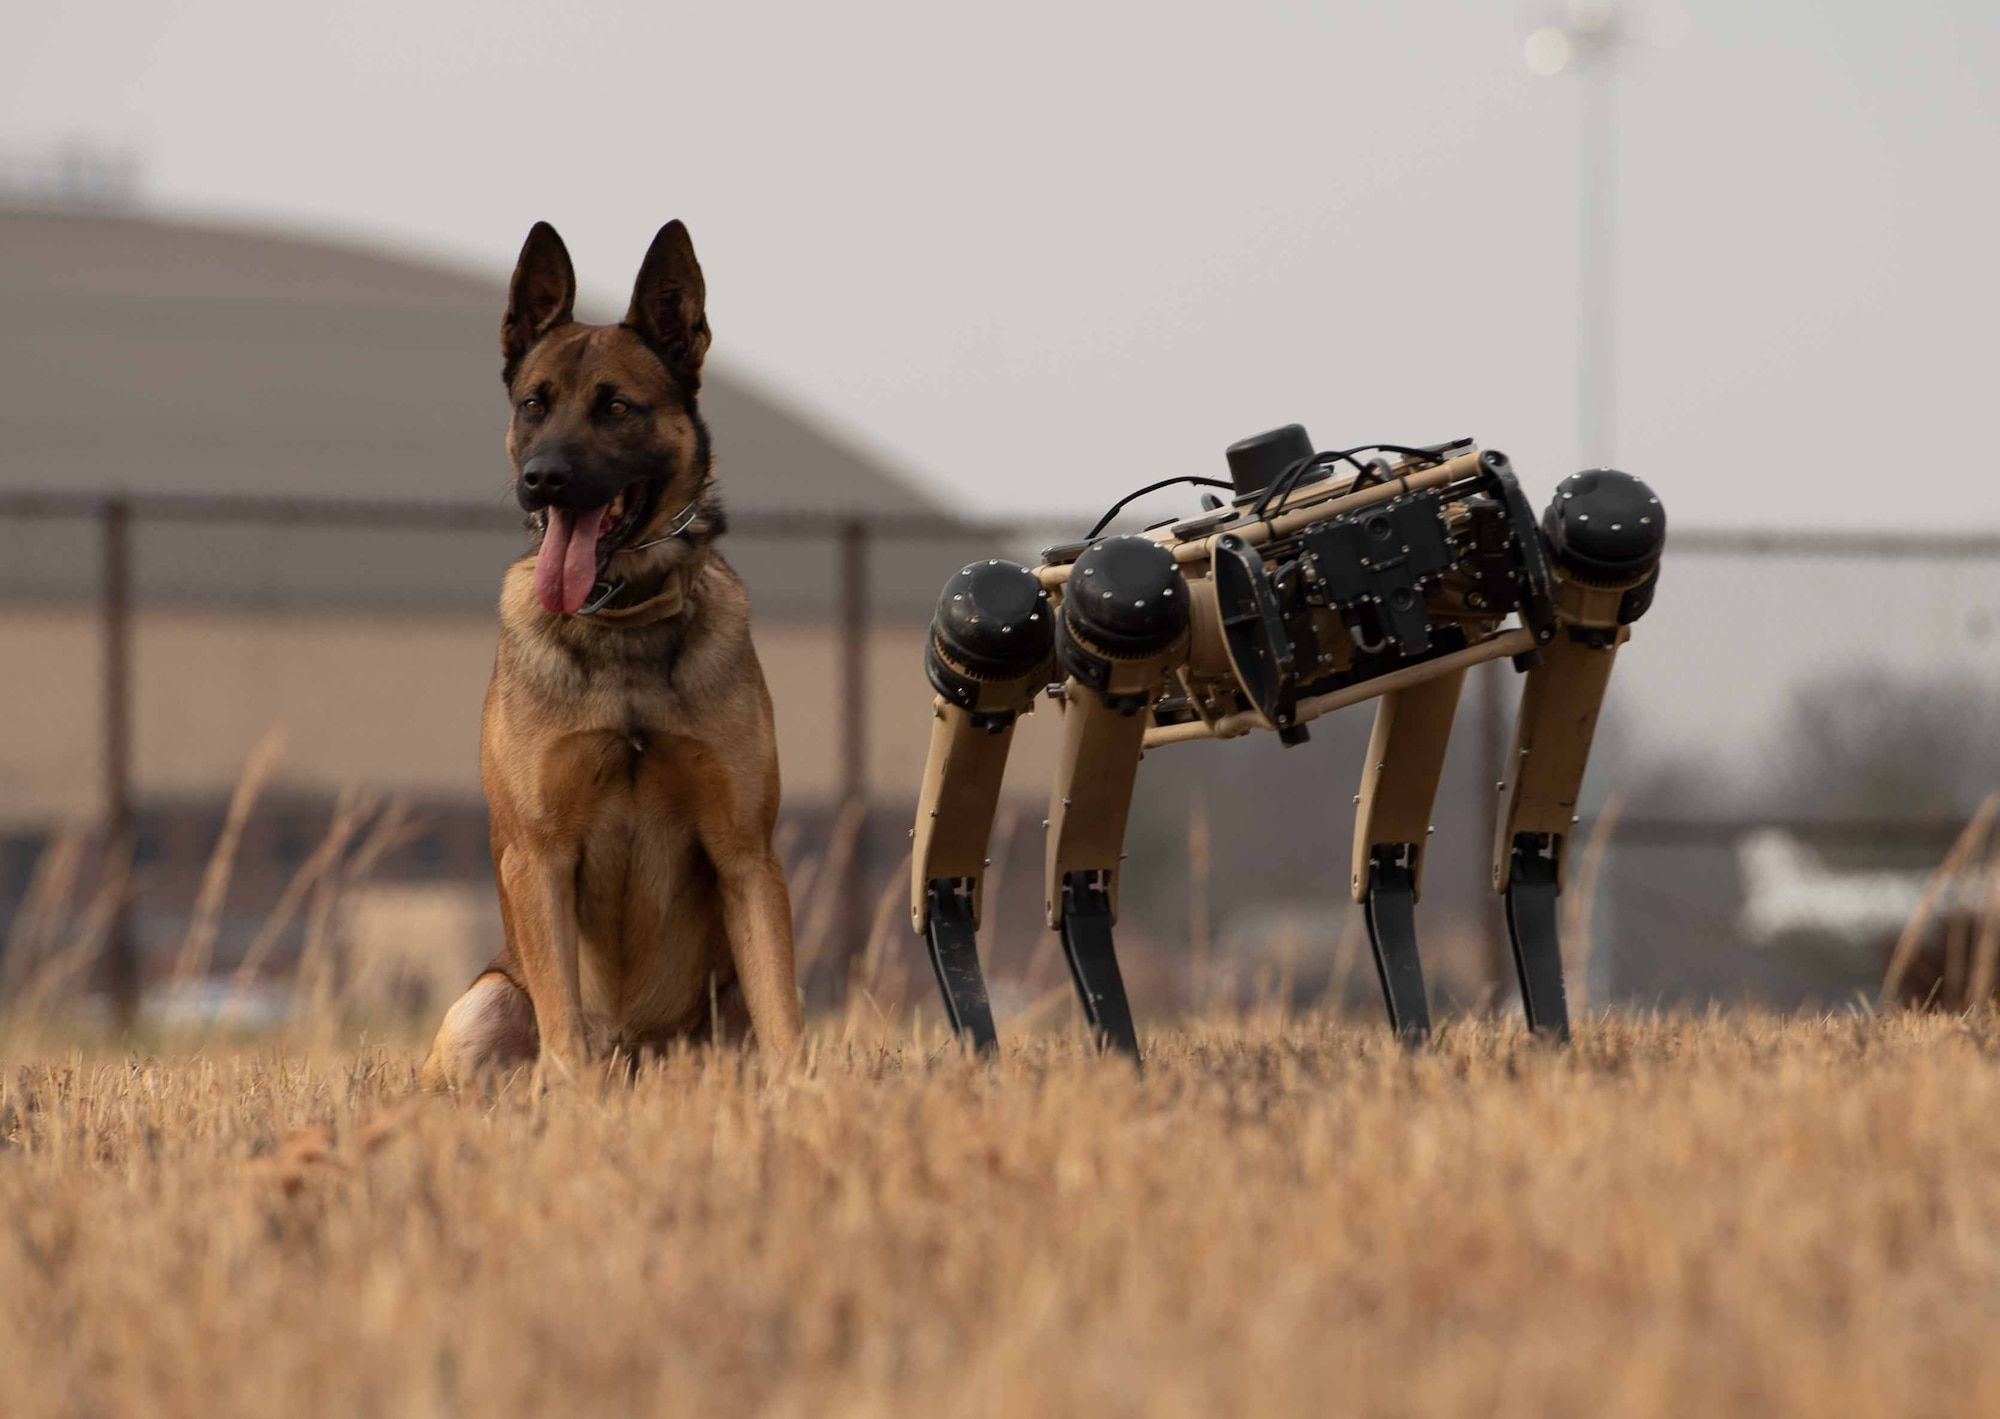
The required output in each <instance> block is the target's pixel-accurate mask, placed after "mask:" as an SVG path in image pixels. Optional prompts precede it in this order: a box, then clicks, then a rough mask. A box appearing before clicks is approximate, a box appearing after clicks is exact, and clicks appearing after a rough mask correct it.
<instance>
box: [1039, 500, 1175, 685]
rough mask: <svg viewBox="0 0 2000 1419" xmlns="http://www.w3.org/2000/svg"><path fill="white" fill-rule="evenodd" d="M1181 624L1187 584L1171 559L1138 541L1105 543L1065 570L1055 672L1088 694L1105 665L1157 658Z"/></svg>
mask: <svg viewBox="0 0 2000 1419" xmlns="http://www.w3.org/2000/svg"><path fill="white" fill-rule="evenodd" d="M1187 624H1188V589H1187V582H1186V581H1185V580H1184V579H1183V578H1182V576H1181V569H1180V565H1179V564H1178V563H1177V562H1175V561H1174V554H1173V553H1172V552H1169V551H1168V550H1167V549H1166V548H1165V547H1163V546H1161V545H1160V544H1159V543H1158V542H1154V541H1152V540H1150V539H1149V538H1145V537H1107V538H1105V539H1104V540H1103V541H1102V542H1097V543H1093V544H1092V545H1091V547H1090V549H1089V550H1088V551H1086V552H1085V553H1084V554H1083V555H1082V556H1080V557H1078V558H1077V559H1076V565H1074V566H1073V567H1071V568H1070V574H1069V582H1068V584H1067V585H1066V586H1065V587H1064V590H1063V627H1062V629H1063V632H1064V634H1063V636H1062V639H1061V643H1060V645H1059V648H1058V649H1059V654H1060V655H1061V657H1062V661H1063V668H1064V669H1066V670H1068V671H1069V672H1070V673H1071V674H1072V675H1075V676H1076V677H1077V678H1078V679H1079V680H1082V681H1083V682H1084V683H1085V684H1087V685H1090V686H1092V688H1096V689H1101V688H1103V686H1102V685H1101V684H1100V683H1099V682H1100V681H1103V680H1104V679H1106V678H1107V675H1108V669H1109V667H1108V665H1107V664H1106V661H1107V660H1138V659H1142V658H1144V657H1146V656H1149V655H1156V654H1158V653H1159V652H1160V651H1163V650H1165V649H1166V648H1167V647H1168V646H1170V645H1172V644H1173V643H1174V642H1175V641H1177V640H1179V639H1180V637H1181V635H1182V633H1183V632H1184V631H1186V630H1187Z"/></svg>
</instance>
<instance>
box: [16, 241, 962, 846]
mask: <svg viewBox="0 0 2000 1419" xmlns="http://www.w3.org/2000/svg"><path fill="white" fill-rule="evenodd" d="M504 305H505V291H504V287H503V286H502V285H501V284H500V283H497V282H495V281H492V280H488V279H481V278H477V277H472V276H468V275H465V274H462V273H459V272H455V271H451V270H448V269H445V268H442V267H439V266H435V265H427V264H424V263H421V262H417V261H413V260H408V259H404V258H400V257H396V256H391V255H387V254H383V253H380V252H376V251H371V250H365V249H362V248H358V247H354V246H347V245H340V244H335V243H332V242H328V241H323V240H309V239H304V238H300V237H295V236H281V235H274V234H271V233H268V232H262V231H248V230H233V229H229V228H224V227H218V226H197V225H187V224H179V223H171V222H164V221H157V220H150V219H146V218H142V217H138V216H130V215H115V214H105V213H52V212H34V211H16V212H0V428H4V430H5V434H4V437H0V488H5V489H29V488H32V489H63V490H68V491H78V490H90V491H99V492H126V493H133V494H157V493H175V494H223V495H230V494H255V495H271V494H280V495H295V496H300V497H310V498H315V499H330V500H343V499H356V500H369V501H374V502H388V503H394V502H398V501H403V500H408V501H412V502H431V503H435V502H455V503H468V504H477V503H482V502H483V503H486V504H489V505H491V506H492V507H493V508H494V509H495V510H496V513H497V512H499V511H500V510H501V509H503V508H505V507H506V506H507V505H508V502H509V499H510V497H511V493H510V484H509V473H508V469H507V464H506V459H505V456H504V454H503V452H502V449H501V435H502V429H503V423H504V418H505V412H506V405H505V400H504V397H503V394H502V390H501V385H500V381H499V378H498V370H499V355H498V350H497V330H498V325H499V313H500V311H501V310H502V308H503V307H504ZM723 333H724V339H725V349H726V338H727V331H726V329H725V330H724V332H723ZM702 402H703V409H704V412H705V414H706V415H707V417H708V419H709V420H710V422H711V424H712V426H713V429H714V432H715V438H716V445H717V449H718V453H719V468H720V472H721V477H722V484H723V489H724V493H725V498H726V502H727V504H728V506H729V507H730V508H731V509H732V510H734V511H737V512H740V513H749V514H752V515H753V517H754V514H756V513H759V512H782V513H785V514H790V515H796V514H800V513H807V514H813V513H817V514H824V515H826V516H828V517H829V518H832V517H837V516H840V515H846V514H867V513H879V512H883V511H919V512H929V513H936V514H939V515H941V516H942V515H943V510H942V509H941V508H939V507H938V506H937V504H936V503H934V502H933V501H932V500H931V499H930V498H928V497H927V496H926V495H925V494H923V493H922V492H920V491H919V490H918V489H916V488H914V487H913V486H911V484H910V483H908V482H907V481H905V480H903V479H902V478H900V477H898V476H897V475H895V474H894V473H892V472H890V471H889V470H887V469H885V468H884V467H883V466H881V465H880V464H879V463H878V462H876V461H874V460H872V459H870V458H869V457H868V456H866V455H864V454H862V453H860V452H858V451H857V450H855V449H854V448H852V447H850V446H849V445H847V444H846V443H844V442H842V441H841V440H840V439H838V438H836V437H834V436H833V435H831V434H829V433H828V432H826V431H825V430H823V429H821V428H819V427H816V426H815V425H814V424H813V423H812V422H811V421H810V420H808V419H806V418H804V417H802V416H800V415H798V414H796V413H794V412H792V411H791V410H788V409H787V408H785V407H784V406H783V404H782V403H780V402H779V401H777V400H776V399H774V398H772V397H770V396H768V395H766V394H764V393H762V392H760V391H758V390H756V389H755V388H753V387H752V386H751V385H749V384H748V383H746V382H744V381H743V380H740V379H738V378H736V377H734V376H732V375H731V373H730V372H729V371H728V368H727V366H726V364H725V365H724V366H723V367H722V368H721V369H719V370H716V371H714V372H713V373H712V374H711V376H710V378H709V381H708V384H707V387H706V388H705V390H704V393H703V401H702ZM11 534H12V535H11V536H10V538H9V546H8V549H7V555H6V556H5V557H4V558H0V605H4V608H5V622H4V632H0V635H4V640H0V647H4V653H5V654H6V656H7V658H8V662H9V663H10V664H12V665H14V666H15V667H16V668H17V670H21V669H28V668H30V667H32V669H31V670H29V673H27V674H25V675H24V674H15V675H12V676H10V677H9V680H10V682H11V684H10V688H9V690H8V691H7V693H6V694H5V695H4V696H0V735H4V740H5V742H6V743H8V744H11V745H15V746H26V745H29V744H32V745H33V749H32V752H25V753H24V752H8V751H0V821H7V822H13V823H23V822H28V821H34V820H41V819H47V818H51V817H71V816H76V815H85V814H88V813H89V812H90V811H91V810H92V807H93V804H94V802H95V795H96V792H97V789H96V784H97V771H96V767H95V758H94V756H95V754H96V744H95V737H94V725H95V724H96V716H95V714H94V713H93V711H92V710H91V708H90V706H91V704H92V702H93V699H94V697H95V695H96V693H97V690H96V687H95V682H96V680H97V678H98V659H97V651H96V648H95V644H94V635H93V631H92V617H93V615H94V607H95V602H96V598H97V595H98V587H99V578H100V566H99V556H98V551H97V547H98V542H97V534H96V530H95V529H94V528H93V527H91V526H90V525H88V524H87V523H86V522H84V521H81V520H78V521H72V522H67V523H65V522H60V521H57V522H46V521H45V522H37V523H32V524H30V523H22V524H17V525H15V526H14V527H13V528H12V529H11ZM133 536H134V555H133V573H132V575H133V583H134V602H135V605H136V607H137V630H136V634H135V644H136V650H137V663H136V670H135V683H134V695H135V718H136V724H135V740H136V775H137V781H138V785H139V790H140V792H141V793H142V794H144V795H146V796H149V797H155V798H157V797H160V796H163V795H164V796H177V795H195V796H207V795H213V794H215V793H217V792H220V791H225V790H226V789H227V787H228V785H229V784H230V783H231V782H233V781H234V779H235V776H236V774H237V772H238V770H239V768H240V766H241V763H242V760H243V757H244V755H245V753H246V752H247V751H248V749H249V747H250V746H251V744H253V743H254V742H255V741H256V740H257V738H258V737H260V736H261V735H262V734H263V733H264V732H265V731H266V730H268V729H270V728H273V727H277V728H279V729H281V730H282V731H283V732H284V733H285V735H286V737H287V743H288V748H287V755H286V767H285V768H284V769H283V770H282V771H281V774H280V777H281V779H282V781H284V782H286V783H287V784H290V785H292V786H294V787H310V788H319V789H329V790H330V789H333V788H337V787H338V786H340V785H341V784H343V783H346V782H350V781H358V782H363V783H367V784H370V785H374V786H378V787H383V788H388V789H393V790H403V791H410V792H415V793H419V794H425V795H447V796H448V795H452V794H464V793H472V792H476V791H477V781H476V777H475V769H476V762H475V759H476V752H475V751H476V738H477V735H476V730H475V729H474V728H473V726H474V725H476V723H477V713H478V703H479V696H480V694H481V693H482V691H483V689H484V685H485V680H486V675H487V672H488V670H489V669H490V667H491V663H492V649H493V636H494V613H493V605H494V600H495V595H496V590H497V587H498V583H499V578H500V574H501V571H502V569H503V568H504V567H505V566H506V564H507V562H508V561H509V560H511V559H512V558H514V557H516V556H518V555H519V554H520V552H521V549H522V539H521V536H520V535H519V534H517V533H511V532H505V531H494V532H465V531H445V530H428V529H425V528H423V527H420V526H415V525H413V526H411V527H408V528H399V527H398V526H396V525H395V523H394V522H393V521H391V522H388V523H386V524H383V525H378V526H355V525H348V524H344V523H343V524H340V525H325V526H314V525H312V524H311V523H307V524H304V525H296V526H282V527H257V526H243V525H234V524H227V523H204V522H202V521H200V520H193V521H172V522H149V521H147V520H145V519H143V518H141V519H139V520H138V521H137V522H136V523H135V526H134V529H133ZM977 545H983V544H967V545H962V546H956V547H944V546H938V545H936V544H935V543H927V544H925V545H924V546H921V547H915V548H911V547H898V548H894V549H892V550H893V552H894V553H895V554H894V555H878V556H875V557H873V558H872V559H871V566H870V576H869V583H870V584H869V586H868V600H869V604H870V609H871V612H872V614H873V618H874V620H875V622H876V631H875V637H874V640H875V644H874V646H873V652H874V655H877V656H879V658H880V661H881V664H880V667H879V669H880V673H879V674H871V676H870V677H869V678H870V682H871V683H872V684H873V685H875V686H876V687H877V688H878V690H879V691H880V696H881V698H880V703H879V705H877V706H875V708H876V709H877V710H878V711H879V714H880V715H881V717H882V721H883V722H882V725H881V732H879V733H877V734H874V735H871V736H870V738H871V740H872V744H873V760H874V761H873V762H872V763H871V766H870V767H871V769H872V770H873V771H874V775H875V776H876V777H877V778H878V779H879V781H880V782H881V783H882V785H883V786H884V787H885V788H894V787H896V786H898V785H901V784H903V783H905V782H907V781H910V780H912V778H913V776H914V773H915V771H916V768H917V767H918V766H919V763H918V756H920V754H921V745H920V744H918V745H915V746H913V745H912V743H911V742H910V736H909V735H908V734H907V733H904V732H901V731H902V730H903V729H904V728H906V726H902V725H899V724H898V722H897V719H898V715H899V714H900V715H901V716H903V717H906V718H907V717H908V716H909V714H910V710H911V703H912V696H911V695H910V694H907V693H905V691H908V690H910V689H911V688H912V683H913V682H912V676H911V674H908V673H899V671H908V670H909V669H910V667H914V666H915V665H917V663H918V661H917V654H916V652H915V650H914V649H913V647H914V646H915V645H917V644H918V642H917V641H916V640H915V639H914V637H915V635H916V633H917V628H919V627H920V625H921V623H922V622H923V620H924V619H925V617H926V616H927V615H928V610H929V605H930V602H931V600H932V598H933V597H934V596H935V594H936V588H937V586H938V585H939V584H940V583H941V582H942V580H943V578H944V576H945V575H946V574H947V573H948V572H949V570H950V567H949V563H950V561H951V560H952V559H953V558H954V557H957V558H961V559H962V558H963V557H964V556H965V555H969V553H970V551H971V550H973V549H974V547H975V546H977ZM724 547H725V551H726V552H727V554H728V555H729V556H730V558H731V560H732V562H733V563H734V564H735V565H736V566H737V568H738V569H739V570H740V571H741V572H743V574H744V575H745V577H746V578H747V579H748V581H749V583H750V586H751V590H752V594H753V596H754V598H755V604H756V607H757V613H758V636H759V640H760V643H761V644H762V645H763V646H764V648H765V656H764V660H765V665H766V669H767V673H768V674H769V675H770V676H771V678H772V680H773V682H774V683H773V687H772V688H773V693H774V695H775V697H776V699H777V701H778V703H779V706H780V719H781V723H782V725H783V726H784V729H785V733H786V742H785V745H784V760H785V765H786V769H787V788H788V791H789V793H790V794H791V795H792V796H793V797H795V798H797V799H800V800H801V801H812V800H816V799H820V798H823V797H824V796H825V795H826V794H827V793H829V792H830V791H831V788H832V785H833V782H834V766H833V764H832V762H831V757H830V752H829V751H830V744H829V736H828V735H827V734H826V733H825V732H824V726H825V723H826V721H827V718H828V712H827V710H826V704H827V697H828V695H829V694H830V693H831V689H830V687H831V686H832V685H833V683H834V676H833V665H832V662H831V659H830V656H831V654H832V649H831V641H830V639H829V635H828V627H829V626H830V624H831V619H832V616H833V611H834V601H835V595H836V586H837V578H838V567H837V557H836V552H837V545H836V543H835V542H834V541H833V540H832V539H831V538H813V537H803V538H797V539H788V540H786V541H783V542H779V541H769V540H765V541H760V540H758V539H756V538H755V537H731V538H730V539H728V540H726V541H725V544H724ZM914 683H920V681H917V682H914ZM377 708H380V709H382V710H383V711H385V712H383V713H376V712H375V710H376V709H377Z"/></svg>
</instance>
